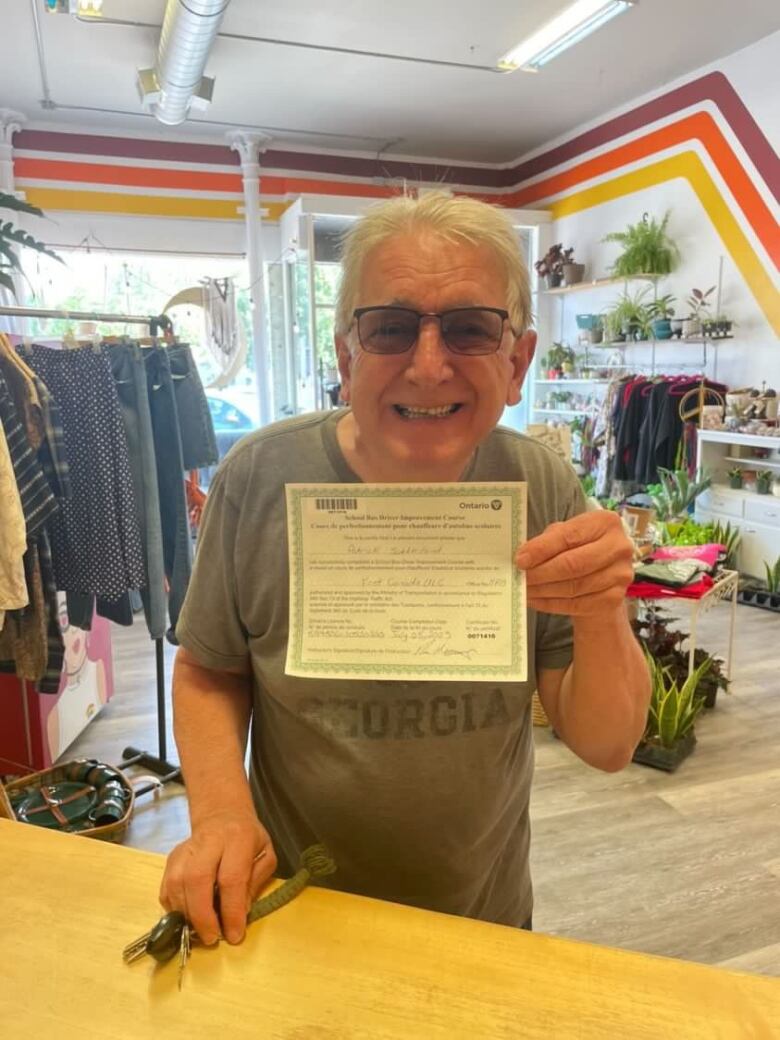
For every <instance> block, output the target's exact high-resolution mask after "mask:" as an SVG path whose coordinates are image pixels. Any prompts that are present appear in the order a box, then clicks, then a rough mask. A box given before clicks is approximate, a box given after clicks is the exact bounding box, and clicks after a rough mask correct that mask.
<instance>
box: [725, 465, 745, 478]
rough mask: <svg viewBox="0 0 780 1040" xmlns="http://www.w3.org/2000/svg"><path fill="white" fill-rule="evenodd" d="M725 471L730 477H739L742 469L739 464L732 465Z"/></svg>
mask: <svg viewBox="0 0 780 1040" xmlns="http://www.w3.org/2000/svg"><path fill="white" fill-rule="evenodd" d="M726 472H727V474H728V476H730V477H741V476H742V470H741V469H740V468H739V466H732V467H731V469H730V470H727V471H726Z"/></svg>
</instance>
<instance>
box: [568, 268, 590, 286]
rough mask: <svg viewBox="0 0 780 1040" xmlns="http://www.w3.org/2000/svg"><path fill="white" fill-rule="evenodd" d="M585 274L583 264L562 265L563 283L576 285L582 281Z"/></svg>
mask: <svg viewBox="0 0 780 1040" xmlns="http://www.w3.org/2000/svg"><path fill="white" fill-rule="evenodd" d="M584 275H585V264H564V265H563V283H564V285H577V284H579V282H581V281H582V279H583V277H584Z"/></svg>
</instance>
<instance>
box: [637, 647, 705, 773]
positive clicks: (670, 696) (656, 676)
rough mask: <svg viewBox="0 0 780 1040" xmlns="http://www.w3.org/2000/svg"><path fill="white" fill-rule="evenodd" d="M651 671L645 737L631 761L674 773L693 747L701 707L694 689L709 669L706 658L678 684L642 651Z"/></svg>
mask: <svg viewBox="0 0 780 1040" xmlns="http://www.w3.org/2000/svg"><path fill="white" fill-rule="evenodd" d="M645 657H646V659H647V664H648V667H649V669H650V679H651V687H652V688H651V695H650V708H649V712H648V717H647V727H646V729H645V732H644V736H643V737H642V740H641V742H640V744H639V746H638V747H637V749H636V751H635V752H634V756H633V758H634V761H635V762H640V763H641V764H642V765H647V766H652V767H653V768H654V769H664V770H666V771H667V772H670V773H671V772H674V770H675V769H677V767H678V766H679V765H680V763H681V762H682V761H683V760H684V759H685V758H687V757H688V755H690V753H691V752H692V751H693V749H694V747H695V746H696V735H695V733H694V728H693V727H694V723H695V722H696V718H697V716H698V715H699V713H700V712H701V710H702V708H703V707H704V697H703V696H701V694H697V692H696V691H697V688H698V686H699V683H700V681H701V677H702V675H703V674H704V672H705V671H706V670H707V669H708V668H709V665H710V658H709V657H707V658H706V659H705V660H704V661H703V662H702V663H701V664H700V665H699V666H698V668H695V669H694V671H693V672H691V674H690V675H688V676H687V677H686V679H685V680H684V681H683V682H682V683H680V682H679V681H678V680H677V679H676V678H674V676H673V675H672V673H671V670H670V669H669V668H668V667H665V666H664V665H662V664H659V662H658V661H656V659H655V658H654V657H653V656H652V655H651V654H649V653H648V652H647V651H645Z"/></svg>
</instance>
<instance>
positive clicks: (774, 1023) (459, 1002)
mask: <svg viewBox="0 0 780 1040" xmlns="http://www.w3.org/2000/svg"><path fill="white" fill-rule="evenodd" d="M163 864H164V859H163V857H161V856H157V855H153V854H151V853H144V852H138V851H135V850H133V849H126V848H123V847H121V846H113V845H108V844H104V843H102V842H97V841H90V840H87V839H85V838H79V837H75V836H71V835H61V834H52V833H49V832H47V831H45V830H43V829H40V828H36V827H31V826H29V825H25V824H20V823H11V822H8V821H5V820H0V879H2V880H1V881H0V885H2V889H1V891H2V896H1V897H0V944H1V945H0V958H1V959H0V1033H1V1034H2V1036H3V1037H4V1038H8V1040H22V1038H27V1040H85V1038H87V1037H99V1038H100V1040H114V1038H116V1040H147V1038H149V1040H151V1038H155V1040H162V1038H164V1040H169V1038H180V1037H181V1038H184V1037H187V1038H192V1037H198V1038H200V1037H210V1038H215V1040H237V1038H243V1037H251V1038H252V1040H277V1038H278V1040H282V1038H284V1040H309V1038H311V1040H353V1038H358V1037H359V1038H377V1040H380V1038H381V1040H389V1038H403V1040H417V1038H419V1040H437V1038H447V1040H453V1038H468V1040H477V1038H491V1040H492V1038H498V1037H512V1038H517V1037H522V1038H524V1040H532V1038H544V1040H557V1038H570V1037H571V1038H574V1037H576V1038H577V1040H590V1038H598V1040H634V1038H639V1037H643V1038H644V1037H647V1038H648V1040H694V1038H696V1040H699V1038H701V1040H713V1038H724V1040H725V1038H732V1037H733V1038H737V1037H738V1038H750V1040H764V1038H773V1037H780V981H779V980H777V979H770V978H762V977H754V976H749V975H741V974H737V973H733V972H726V971H722V970H719V969H715V968H708V967H704V966H701V965H695V964H689V963H685V962H682V961H673V960H666V959H663V958H657V957H648V956H645V955H642V954H634V953H626V952H623V951H618V950H610V949H604V948H601V947H597V946H590V945H588V944H586V943H577V942H570V941H566V940H562V939H553V938H550V937H547V936H543V935H531V934H529V933H527V932H522V931H518V930H515V929H511V928H503V927H499V926H496V925H488V924H482V923H479V922H475V921H467V920H462V919H459V918H455V917H447V916H444V915H440V914H432V913H427V912H425V911H421V910H413V909H410V908H408V907H402V906H397V905H395V904H391V903H381V902H376V901H374V900H369V899H361V898H358V897H355V896H347V895H342V894H340V893H336V892H328V891H325V890H323V889H308V890H307V891H305V892H304V893H303V895H302V896H300V897H299V899H297V900H296V901H295V902H293V903H292V904H290V905H289V906H287V907H285V908H283V909H282V910H280V911H278V912H277V913H276V914H274V915H272V916H271V917H269V918H267V919H265V920H263V921H259V922H257V923H256V924H254V925H252V926H251V927H250V929H249V931H248V933H247V938H246V940H245V942H244V943H243V945H242V946H240V947H230V946H228V945H227V944H226V943H221V944H220V945H219V946H217V947H215V948H213V949H209V950H207V949H200V948H198V949H195V950H194V952H193V956H192V958H191V960H190V963H189V965H188V967H187V970H186V973H185V978H184V985H183V988H182V990H181V992H179V990H178V989H177V987H176V970H177V969H176V965H175V963H169V964H167V965H164V966H163V967H161V968H156V967H155V966H154V964H153V963H152V962H151V961H150V960H148V959H144V960H143V961H140V962H138V963H137V964H134V965H132V966H126V965H125V964H123V962H122V958H121V950H122V947H123V946H124V945H125V943H127V942H128V941H130V940H132V939H134V938H136V937H137V936H138V935H140V934H141V933H142V932H144V931H146V930H147V929H148V928H149V927H151V925H152V924H153V923H154V922H155V920H156V919H157V917H158V915H159V912H160V911H159V908H158V905H157V889H158V886H159V882H160V877H161V874H162V870H163ZM605 883H607V884H608V883H609V879H608V878H605Z"/></svg>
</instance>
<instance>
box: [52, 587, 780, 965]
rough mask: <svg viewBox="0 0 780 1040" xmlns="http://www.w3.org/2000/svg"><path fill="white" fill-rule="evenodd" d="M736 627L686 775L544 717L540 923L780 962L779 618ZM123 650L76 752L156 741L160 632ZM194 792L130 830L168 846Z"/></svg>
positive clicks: (721, 610) (126, 639) (718, 638)
mask: <svg viewBox="0 0 780 1040" xmlns="http://www.w3.org/2000/svg"><path fill="white" fill-rule="evenodd" d="M727 621H728V608H727V607H726V606H725V605H724V606H719V607H717V608H716V609H715V610H713V611H712V612H711V613H710V614H709V615H708V616H707V617H706V618H705V619H704V621H703V623H702V627H701V632H700V645H702V646H705V647H706V648H707V649H708V650H710V651H714V652H719V653H725V647H726V629H727ZM737 633H738V635H737V643H736V654H735V668H734V676H735V681H734V684H733V692H732V694H731V696H730V697H723V696H722V695H719V698H718V706H717V707H716V709H715V710H714V711H712V712H708V713H706V715H705V717H704V718H703V719H702V720H701V722H700V723H699V724H698V725H697V735H698V746H697V748H696V751H695V752H694V754H693V755H692V756H691V758H689V759H688V760H687V761H686V762H685V763H684V764H683V765H682V766H681V767H680V769H679V771H678V772H677V773H676V774H674V775H671V776H670V775H668V774H666V773H660V772H657V771H655V770H652V769H648V768H646V767H644V766H638V765H631V766H629V767H628V768H627V769H626V770H624V771H623V772H622V773H618V774H614V775H609V774H605V773H600V772H597V771H596V770H593V769H590V768H589V767H587V766H585V765H584V764H583V763H581V762H580V761H579V760H578V759H576V758H575V757H574V756H573V755H572V754H571V753H570V752H569V751H568V750H567V749H566V748H565V747H564V746H563V745H561V744H560V742H559V741H556V740H555V739H554V738H553V737H552V735H551V734H550V732H549V731H547V730H542V729H537V730H536V738H537V766H536V780H535V787H534V795H533V802H532V816H533V852H532V866H533V875H534V879H535V889H536V907H535V911H534V928H535V929H536V930H538V931H543V932H549V933H553V934H557V935H564V936H568V937H571V938H577V939H584V940H588V941H591V942H596V943H601V944H604V945H609V946H620V947H625V948H628V949H633V950H641V951H644V952H647V953H656V954H664V955H668V956H674V957H681V958H684V959H688V960H695V961H701V962H705V963H710V964H722V965H727V966H729V967H733V968H737V969H741V970H745V971H755V972H763V973H766V974H773V975H777V976H780V617H778V615H777V614H772V613H769V612H767V611H762V610H757V609H755V608H751V607H739V608H738V618H737ZM114 648H115V676H116V683H117V693H116V695H115V697H114V699H113V700H112V701H111V702H110V703H109V704H108V705H107V706H106V707H105V708H104V710H103V712H102V713H101V715H100V716H99V717H98V718H97V719H96V720H95V721H94V722H93V723H92V724H91V725H90V726H89V727H88V729H87V730H86V731H85V732H84V733H83V734H82V736H81V737H80V738H79V740H78V741H76V743H75V744H73V745H72V746H71V748H69V750H68V752H67V753H66V755H65V758H76V757H79V756H81V755H95V756H98V757H100V758H102V759H104V760H105V761H108V762H115V763H119V762H120V761H121V753H122V749H123V748H124V747H125V746H126V745H128V744H133V745H136V746H139V747H142V748H144V749H148V750H152V751H154V752H155V753H156V748H157V728H156V716H155V709H154V704H155V692H154V691H155V684H154V648H153V645H152V644H151V642H150V641H149V640H148V637H147V636H146V632H145V630H144V628H143V626H142V625H140V624H137V625H135V626H134V627H133V628H132V629H118V628H116V627H115V628H114ZM173 653H174V651H173V648H172V647H169V646H167V644H166V658H167V672H168V674H167V679H168V681H170V671H171V665H172V659H173ZM169 721H170V720H169ZM169 732H170V725H169ZM168 755H169V758H173V759H174V760H175V758H176V753H175V748H174V746H173V742H172V738H171V737H170V736H169V752H168ZM182 792H183V789H182V788H181V787H179V786H178V785H175V784H173V785H170V786H169V787H168V788H167V789H166V790H165V792H164V794H163V795H162V797H161V798H160V800H159V801H154V800H152V799H151V797H150V796H146V797H145V798H144V799H142V800H139V802H138V804H137V808H136V812H135V815H134V818H133V822H132V824H131V827H130V830H129V833H128V837H127V843H128V844H131V845H134V846H136V847H139V848H144V849H149V850H152V851H159V852H167V851H168V850H169V849H170V848H172V847H173V845H175V844H176V843H177V842H178V841H180V840H182V839H183V838H184V837H186V835H187V833H188V819H187V809H186V799H185V798H184V796H183V793H182Z"/></svg>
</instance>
